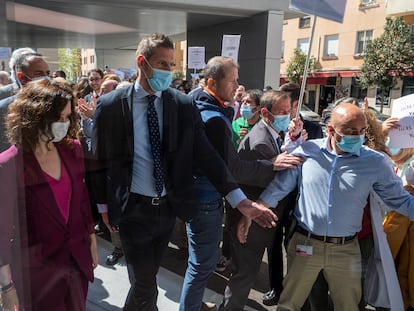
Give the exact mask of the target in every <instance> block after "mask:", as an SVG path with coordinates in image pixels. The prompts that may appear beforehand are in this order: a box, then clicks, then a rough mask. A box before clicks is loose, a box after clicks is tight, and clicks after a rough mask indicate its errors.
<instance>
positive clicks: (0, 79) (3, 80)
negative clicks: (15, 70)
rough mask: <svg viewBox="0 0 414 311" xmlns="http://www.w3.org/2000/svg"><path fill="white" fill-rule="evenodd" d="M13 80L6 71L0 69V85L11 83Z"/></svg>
mask: <svg viewBox="0 0 414 311" xmlns="http://www.w3.org/2000/svg"><path fill="white" fill-rule="evenodd" d="M12 83H13V80H12V79H11V76H10V74H9V73H8V72H7V71H0V86H5V85H9V84H12Z"/></svg>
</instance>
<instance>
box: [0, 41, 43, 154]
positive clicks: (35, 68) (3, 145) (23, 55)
mask: <svg viewBox="0 0 414 311" xmlns="http://www.w3.org/2000/svg"><path fill="white" fill-rule="evenodd" d="M10 68H11V69H12V79H13V81H14V82H13V84H10V85H11V86H13V87H14V89H15V90H16V91H18V90H19V89H20V88H22V87H24V86H25V85H26V84H27V83H28V82H30V81H32V80H35V79H39V78H43V77H49V74H50V70H49V65H48V64H47V63H46V61H45V60H44V58H43V56H42V55H41V54H38V53H36V52H34V51H33V50H32V49H29V48H22V49H19V50H16V51H14V52H13V55H12V59H11V60H10ZM6 87H8V86H6ZM15 96H16V95H13V92H12V93H11V95H9V96H8V97H6V98H4V99H2V100H0V152H2V151H4V150H6V149H7V148H8V147H9V143H8V141H7V139H6V135H5V134H6V133H5V131H6V129H5V127H4V118H5V117H6V114H7V110H8V107H9V105H10V104H11V103H12V102H13V100H14V98H15Z"/></svg>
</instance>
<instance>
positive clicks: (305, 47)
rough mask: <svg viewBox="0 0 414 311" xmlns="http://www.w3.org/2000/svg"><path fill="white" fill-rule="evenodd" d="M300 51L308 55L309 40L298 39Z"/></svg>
mask: <svg viewBox="0 0 414 311" xmlns="http://www.w3.org/2000/svg"><path fill="white" fill-rule="evenodd" d="M298 50H299V51H301V52H302V53H305V54H308V50H309V38H303V39H298Z"/></svg>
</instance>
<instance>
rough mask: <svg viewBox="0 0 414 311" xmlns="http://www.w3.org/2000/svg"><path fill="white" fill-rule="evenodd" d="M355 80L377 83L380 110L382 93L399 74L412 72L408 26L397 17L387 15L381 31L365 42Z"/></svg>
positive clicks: (413, 58) (411, 51)
mask: <svg viewBox="0 0 414 311" xmlns="http://www.w3.org/2000/svg"><path fill="white" fill-rule="evenodd" d="M363 59H364V63H363V65H362V67H361V77H360V78H359V83H360V85H361V86H362V87H365V88H368V87H370V86H377V87H378V88H379V89H380V90H381V109H380V110H381V112H382V110H383V106H384V94H385V93H388V92H389V91H390V90H391V89H392V88H393V87H394V86H395V84H396V83H397V79H398V78H399V77H403V76H405V75H407V74H409V73H410V74H412V71H413V70H414V55H413V48H412V44H411V34H410V28H409V26H408V25H407V24H406V23H405V22H404V20H403V19H402V18H401V17H397V18H394V19H392V18H387V20H386V23H385V26H384V33H383V34H382V35H381V36H380V37H378V38H375V39H374V40H372V41H371V42H370V43H368V45H367V48H366V51H365V54H364V56H363Z"/></svg>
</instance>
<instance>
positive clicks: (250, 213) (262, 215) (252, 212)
mask: <svg viewBox="0 0 414 311" xmlns="http://www.w3.org/2000/svg"><path fill="white" fill-rule="evenodd" d="M237 208H238V209H239V211H240V213H242V214H243V215H244V216H246V217H247V218H249V219H251V220H253V221H255V222H256V223H257V224H258V225H259V226H261V227H263V228H272V227H276V221H277V216H276V214H275V213H273V212H272V211H271V210H270V209H269V208H268V207H267V206H265V205H264V204H259V203H256V202H253V201H251V200H249V199H245V200H243V201H241V202H240V203H239V205H237Z"/></svg>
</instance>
